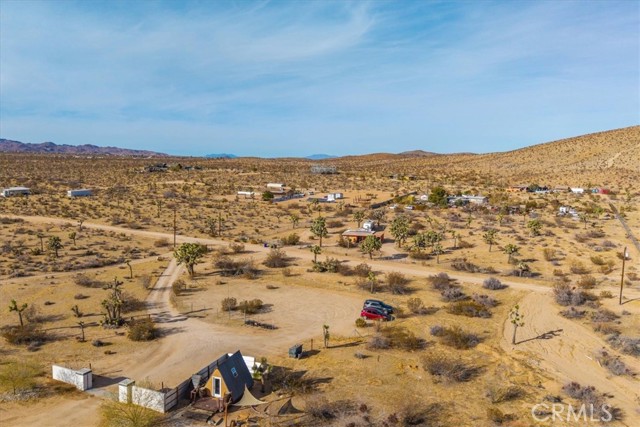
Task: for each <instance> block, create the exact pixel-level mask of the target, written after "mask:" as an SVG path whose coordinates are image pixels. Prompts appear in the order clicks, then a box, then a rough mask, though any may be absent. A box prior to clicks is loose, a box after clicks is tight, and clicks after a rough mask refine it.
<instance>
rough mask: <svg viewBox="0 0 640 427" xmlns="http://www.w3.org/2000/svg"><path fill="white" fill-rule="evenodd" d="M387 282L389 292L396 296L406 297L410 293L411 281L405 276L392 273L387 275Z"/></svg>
mask: <svg viewBox="0 0 640 427" xmlns="http://www.w3.org/2000/svg"><path fill="white" fill-rule="evenodd" d="M385 281H386V283H387V288H388V289H389V292H391V293H392V294H394V295H404V294H407V293H409V292H410V291H411V290H410V289H409V279H407V278H406V277H405V275H404V274H402V273H398V272H397V271H391V272H389V273H387V274H386V275H385Z"/></svg>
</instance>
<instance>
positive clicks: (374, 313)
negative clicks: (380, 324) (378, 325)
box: [360, 307, 392, 320]
mask: <svg viewBox="0 0 640 427" xmlns="http://www.w3.org/2000/svg"><path fill="white" fill-rule="evenodd" d="M360 317H364V318H365V319H369V320H391V319H392V317H391V315H390V314H387V313H385V312H383V311H380V310H378V309H375V308H373V307H367V308H363V309H362V311H361V312H360Z"/></svg>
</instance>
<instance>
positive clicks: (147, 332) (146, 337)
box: [127, 318, 158, 341]
mask: <svg viewBox="0 0 640 427" xmlns="http://www.w3.org/2000/svg"><path fill="white" fill-rule="evenodd" d="M127 337H128V338H129V339H130V340H131V341H152V340H154V339H156V338H157V337H158V330H157V329H156V327H155V324H154V323H153V320H151V319H149V318H144V319H139V320H133V321H131V322H130V323H129V331H128V332H127Z"/></svg>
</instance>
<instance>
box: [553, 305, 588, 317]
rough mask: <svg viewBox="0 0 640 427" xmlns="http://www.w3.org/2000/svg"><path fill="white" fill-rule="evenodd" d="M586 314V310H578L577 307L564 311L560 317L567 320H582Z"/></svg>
mask: <svg viewBox="0 0 640 427" xmlns="http://www.w3.org/2000/svg"><path fill="white" fill-rule="evenodd" d="M586 313H587V311H586V310H578V309H577V308H575V307H569V308H568V309H566V310H562V311H561V312H560V315H561V316H562V317H566V318H567V319H582V318H583V317H584V315H585V314H586Z"/></svg>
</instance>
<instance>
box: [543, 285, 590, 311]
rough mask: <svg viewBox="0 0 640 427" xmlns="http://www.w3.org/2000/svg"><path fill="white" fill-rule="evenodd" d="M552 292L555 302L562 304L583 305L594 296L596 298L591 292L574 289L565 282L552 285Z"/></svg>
mask: <svg viewBox="0 0 640 427" xmlns="http://www.w3.org/2000/svg"><path fill="white" fill-rule="evenodd" d="M553 293H554V296H555V299H556V302H557V303H558V304H560V305H563V306H568V305H583V304H585V303H586V302H587V301H590V300H591V301H593V300H594V298H595V300H597V297H595V296H594V295H592V294H589V293H588V292H585V291H580V290H576V289H574V288H571V286H569V285H568V284H566V283H558V284H556V285H555V286H554V287H553Z"/></svg>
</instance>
